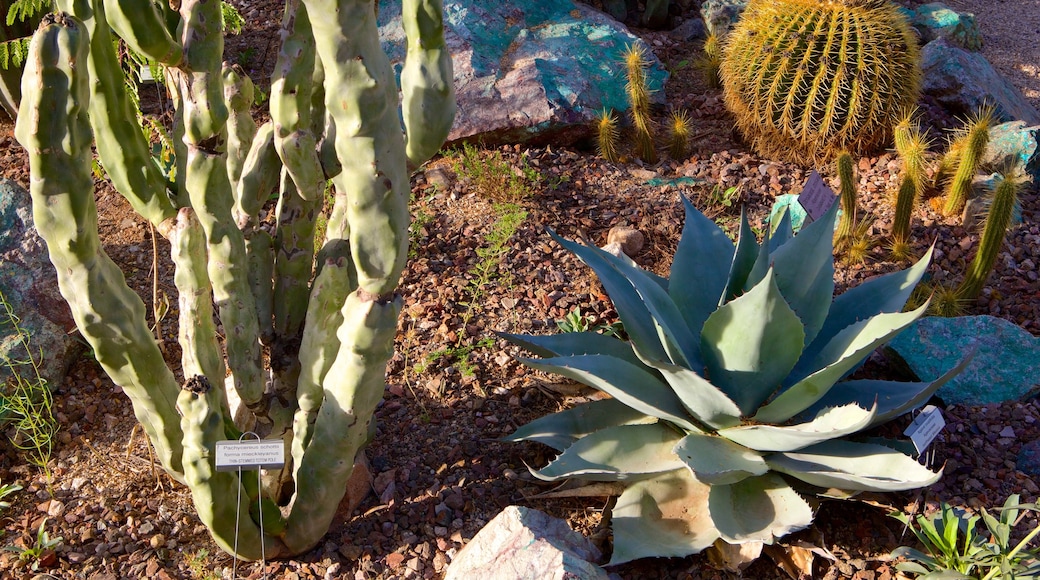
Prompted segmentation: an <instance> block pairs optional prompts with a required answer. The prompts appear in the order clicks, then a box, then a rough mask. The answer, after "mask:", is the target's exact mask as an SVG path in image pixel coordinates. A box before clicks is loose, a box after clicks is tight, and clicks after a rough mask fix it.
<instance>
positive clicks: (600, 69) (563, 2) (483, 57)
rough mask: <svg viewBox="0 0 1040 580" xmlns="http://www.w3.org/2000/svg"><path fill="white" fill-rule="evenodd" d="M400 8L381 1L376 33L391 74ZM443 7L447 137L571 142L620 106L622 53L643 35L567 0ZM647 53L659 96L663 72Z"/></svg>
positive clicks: (391, 0) (451, 0) (457, 0)
mask: <svg viewBox="0 0 1040 580" xmlns="http://www.w3.org/2000/svg"><path fill="white" fill-rule="evenodd" d="M400 13H401V1H400V0H382V1H381V3H380V7H379V23H380V37H381V38H382V40H383V48H384V50H386V51H387V53H388V54H389V55H390V59H391V62H392V63H393V64H394V68H395V70H396V71H397V72H398V73H400V69H401V66H402V65H403V63H404V51H405V42H404V32H403V30H402V29H401V24H400ZM444 13H445V30H444V34H445V40H446V42H447V44H448V48H449V50H450V51H451V54H452V63H453V65H454V69H455V90H456V97H457V100H458V113H457V114H456V115H455V124H454V125H453V127H452V130H451V133H450V134H449V135H448V141H449V142H451V141H458V140H462V139H467V140H480V141H482V142H484V143H486V144H494V143H504V142H510V143H518V142H519V143H531V144H539V143H551V144H553V145H562V144H569V143H571V142H573V141H575V140H577V139H580V138H583V137H586V136H588V135H589V133H590V131H591V129H590V127H591V122H592V121H593V120H594V119H595V116H596V113H598V112H599V111H602V110H603V109H604V108H608V109H614V110H617V111H622V110H626V109H627V108H628V104H627V101H626V97H625V72H624V56H623V55H624V53H625V51H626V49H628V47H629V46H631V45H634V44H640V45H641V44H642V41H641V40H640V39H639V38H637V37H636V36H635V35H633V34H632V33H630V32H629V31H628V29H626V28H625V27H624V26H623V25H621V24H619V23H618V22H617V21H615V20H613V19H612V18H610V17H609V16H607V15H606V14H604V13H602V12H599V11H598V10H595V9H593V8H591V7H589V6H586V5H584V4H581V3H575V2H571V1H570V0H520V1H518V2H501V1H499V0H447V1H446V2H445V3H444ZM644 48H645V45H644ZM647 54H648V56H649V57H650V59H651V61H652V64H651V69H650V71H649V74H648V77H649V82H650V86H651V88H652V89H653V90H655V91H657V95H658V98H663V96H664V94H663V86H664V82H665V80H666V79H667V77H668V73H667V72H666V71H665V69H664V67H663V66H662V65H661V63H660V62H659V61H658V60H657V59H656V57H654V56H653V54H652V52H651V51H650V50H649V49H647Z"/></svg>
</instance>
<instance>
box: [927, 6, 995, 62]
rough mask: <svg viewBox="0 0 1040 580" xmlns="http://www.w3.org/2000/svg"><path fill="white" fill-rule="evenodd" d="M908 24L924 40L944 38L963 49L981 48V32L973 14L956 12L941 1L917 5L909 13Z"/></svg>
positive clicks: (976, 49)
mask: <svg viewBox="0 0 1040 580" xmlns="http://www.w3.org/2000/svg"><path fill="white" fill-rule="evenodd" d="M910 24H912V25H913V27H914V28H916V29H917V31H918V32H919V33H920V34H921V39H922V40H923V41H924V42H931V41H933V40H935V39H936V38H945V39H946V41H947V42H949V43H950V44H952V45H953V46H958V47H960V48H963V49H965V50H975V51H978V50H982V33H981V32H980V31H979V25H978V23H977V22H975V15H974V14H971V13H968V12H957V11H956V10H953V9H951V8H950V7H949V6H947V5H945V4H943V3H942V2H932V3H931V4H925V5H923V6H918V7H917V10H915V11H913V12H912V13H911V16H910Z"/></svg>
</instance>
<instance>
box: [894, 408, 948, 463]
mask: <svg viewBox="0 0 1040 580" xmlns="http://www.w3.org/2000/svg"><path fill="white" fill-rule="evenodd" d="M943 427H946V420H945V419H943V416H942V411H940V410H939V409H938V408H937V407H936V406H934V405H928V406H927V407H925V408H923V409H921V413H920V414H918V415H917V417H915V418H914V421H913V423H910V426H909V427H907V428H906V431H903V435H906V436H907V437H909V438H910V441H912V442H913V443H914V448H916V449H917V453H918V455H920V454H922V453H924V450H925V449H927V448H928V446H929V445H931V443H932V441H934V440H935V437H936V436H937V435H939V433H940V432H941V431H942V430H943Z"/></svg>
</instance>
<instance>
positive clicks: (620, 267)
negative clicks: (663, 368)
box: [597, 248, 700, 368]
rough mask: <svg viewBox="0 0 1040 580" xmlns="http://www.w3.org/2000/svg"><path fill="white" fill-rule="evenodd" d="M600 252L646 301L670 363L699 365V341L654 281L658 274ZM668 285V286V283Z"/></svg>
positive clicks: (662, 289) (664, 292) (666, 291)
mask: <svg viewBox="0 0 1040 580" xmlns="http://www.w3.org/2000/svg"><path fill="white" fill-rule="evenodd" d="M597 250H599V249H598V248H597ZM599 251H602V250H599ZM603 254H604V256H603V257H604V258H605V259H606V260H607V261H608V262H610V263H611V264H612V265H613V266H614V268H615V269H617V271H618V272H620V273H621V274H622V275H623V276H624V277H625V278H627V279H628V281H629V282H630V283H631V284H632V287H633V288H635V290H636V292H637V293H638V294H639V297H640V298H641V299H642V300H643V302H644V303H645V304H646V308H647V310H649V312H650V315H651V316H653V322H654V324H655V326H656V328H657V332H658V335H659V336H660V337H661V344H662V345H664V348H665V351H666V352H667V353H668V356H669V359H670V360H671V362H672V363H674V364H682V365H685V366H688V367H691V368H694V367H696V366H699V364H700V363H699V360H700V354H699V353H698V352H697V348H698V346H699V344H698V341H697V339H696V336H695V335H694V334H693V332H691V331H690V328H689V327H688V326H686V321H685V320H684V319H683V316H682V313H681V312H680V311H679V307H678V306H677V305H676V303H675V301H674V300H672V297H671V295H669V294H668V290H667V289H666V288H663V287H662V286H661V284H660V283H659V282H657V279H659V278H660V277H659V276H656V275H653V274H651V273H650V272H647V271H646V270H644V269H642V268H640V267H639V266H637V265H636V263H635V262H633V261H632V260H631V259H629V258H628V256H625V257H624V258H620V257H618V256H615V255H613V254H610V253H607V252H603ZM668 285H669V287H671V283H670V282H669V284H668ZM633 347H634V348H636V349H637V350H638V347H639V344H638V343H635V342H633Z"/></svg>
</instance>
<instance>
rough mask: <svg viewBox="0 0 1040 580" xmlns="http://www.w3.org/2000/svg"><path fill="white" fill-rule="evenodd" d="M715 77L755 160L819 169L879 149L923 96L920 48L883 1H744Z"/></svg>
mask: <svg viewBox="0 0 1040 580" xmlns="http://www.w3.org/2000/svg"><path fill="white" fill-rule="evenodd" d="M721 75H722V81H723V91H724V98H725V103H726V107H727V108H728V109H729V110H730V112H731V113H733V115H734V116H735V117H736V122H737V127H738V128H739V129H740V132H741V133H742V134H743V135H744V137H745V138H746V139H747V140H748V142H749V144H750V145H751V146H753V147H754V148H755V149H756V150H757V151H758V152H759V154H761V155H764V156H766V157H771V158H774V159H779V160H784V161H792V162H805V161H806V160H808V161H810V162H812V163H815V164H817V165H819V164H822V163H826V162H827V161H828V160H830V159H831V158H833V157H834V156H835V155H836V154H837V153H838V152H839V151H842V150H848V151H849V152H851V153H852V154H854V155H855V154H859V153H865V152H868V151H870V150H872V149H876V148H879V147H882V146H883V145H884V144H885V143H886V142H887V139H888V136H889V134H890V133H891V127H892V126H893V125H894V124H895V123H896V121H897V120H898V118H899V116H900V115H901V114H902V113H903V111H904V109H906V108H908V107H910V106H912V105H913V104H914V103H916V102H917V98H918V96H919V95H920V91H921V71H920V56H919V49H918V47H917V40H916V38H915V37H914V34H913V32H912V31H911V28H910V24H909V22H908V21H907V19H906V17H905V16H903V14H902V13H901V12H900V11H899V8H898V7H896V6H895V5H894V4H892V3H891V2H888V1H887V0H828V1H819V0H751V2H750V3H749V4H748V7H747V9H746V10H745V11H744V13H743V14H742V15H741V18H740V21H739V22H738V23H737V26H736V28H735V29H734V30H733V32H731V33H730V34H729V36H728V37H727V38H726V40H725V48H724V52H723V58H722V67H721Z"/></svg>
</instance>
